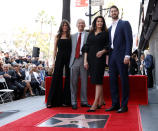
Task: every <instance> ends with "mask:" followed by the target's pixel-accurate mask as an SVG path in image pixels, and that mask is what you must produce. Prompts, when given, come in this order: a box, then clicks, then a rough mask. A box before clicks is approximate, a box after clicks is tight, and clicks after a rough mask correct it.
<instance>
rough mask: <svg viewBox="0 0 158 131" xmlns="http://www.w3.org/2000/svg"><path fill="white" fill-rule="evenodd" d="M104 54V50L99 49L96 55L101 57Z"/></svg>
mask: <svg viewBox="0 0 158 131" xmlns="http://www.w3.org/2000/svg"><path fill="white" fill-rule="evenodd" d="M103 54H104V52H103V51H98V52H97V54H96V57H97V58H100V57H101V56H102V55H103Z"/></svg>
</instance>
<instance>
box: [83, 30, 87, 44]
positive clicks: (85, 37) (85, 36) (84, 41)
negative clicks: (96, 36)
mask: <svg viewBox="0 0 158 131" xmlns="http://www.w3.org/2000/svg"><path fill="white" fill-rule="evenodd" d="M84 34H85V35H84V40H83V45H84V44H85V43H86V39H87V35H88V33H86V32H85V31H84Z"/></svg>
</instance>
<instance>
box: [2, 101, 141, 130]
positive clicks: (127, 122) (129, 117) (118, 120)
mask: <svg viewBox="0 0 158 131" xmlns="http://www.w3.org/2000/svg"><path fill="white" fill-rule="evenodd" d="M109 106H110V104H109V103H108V104H107V105H106V106H104V107H102V109H98V110H97V111H96V112H91V113H87V112H86V110H87V109H88V108H83V107H82V108H81V107H79V108H78V109H77V110H72V109H71V107H60V108H51V109H42V110H40V111H37V112H35V113H32V114H30V115H28V116H25V117H23V118H21V119H18V120H16V121H14V122H11V123H9V124H7V125H4V126H2V127H1V128H0V131H46V130H47V131H52V130H53V131H70V130H71V131H87V130H88V131H89V130H92V131H142V124H141V118H140V111H139V106H138V105H129V106H128V107H129V110H128V112H126V113H120V114H119V113H116V112H105V108H109ZM58 113H60V114H69V113H70V114H91V115H92V114H93V115H110V117H109V119H108V121H107V123H106V124H105V126H104V128H63V127H37V125H38V124H40V123H42V122H44V121H46V120H48V119H49V118H51V117H52V116H54V115H56V114H58Z"/></svg>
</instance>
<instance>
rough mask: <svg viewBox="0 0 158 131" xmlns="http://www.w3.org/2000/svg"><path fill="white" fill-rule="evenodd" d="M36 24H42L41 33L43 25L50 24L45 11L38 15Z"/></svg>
mask: <svg viewBox="0 0 158 131" xmlns="http://www.w3.org/2000/svg"><path fill="white" fill-rule="evenodd" d="M35 22H37V23H38V22H39V23H40V24H41V33H43V32H42V31H43V24H47V22H48V16H47V14H46V13H45V11H44V10H42V11H41V12H39V13H38V15H37V18H36V20H35Z"/></svg>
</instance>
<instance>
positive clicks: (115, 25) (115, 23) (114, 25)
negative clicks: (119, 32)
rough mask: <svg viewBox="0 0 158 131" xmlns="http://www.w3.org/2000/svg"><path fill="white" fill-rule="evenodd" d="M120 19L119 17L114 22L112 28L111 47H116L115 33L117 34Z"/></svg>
mask: <svg viewBox="0 0 158 131" xmlns="http://www.w3.org/2000/svg"><path fill="white" fill-rule="evenodd" d="M118 21H119V19H118V20H117V21H114V22H113V23H112V28H111V48H112V49H114V44H113V41H114V35H115V31H116V27H117V23H118Z"/></svg>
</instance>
